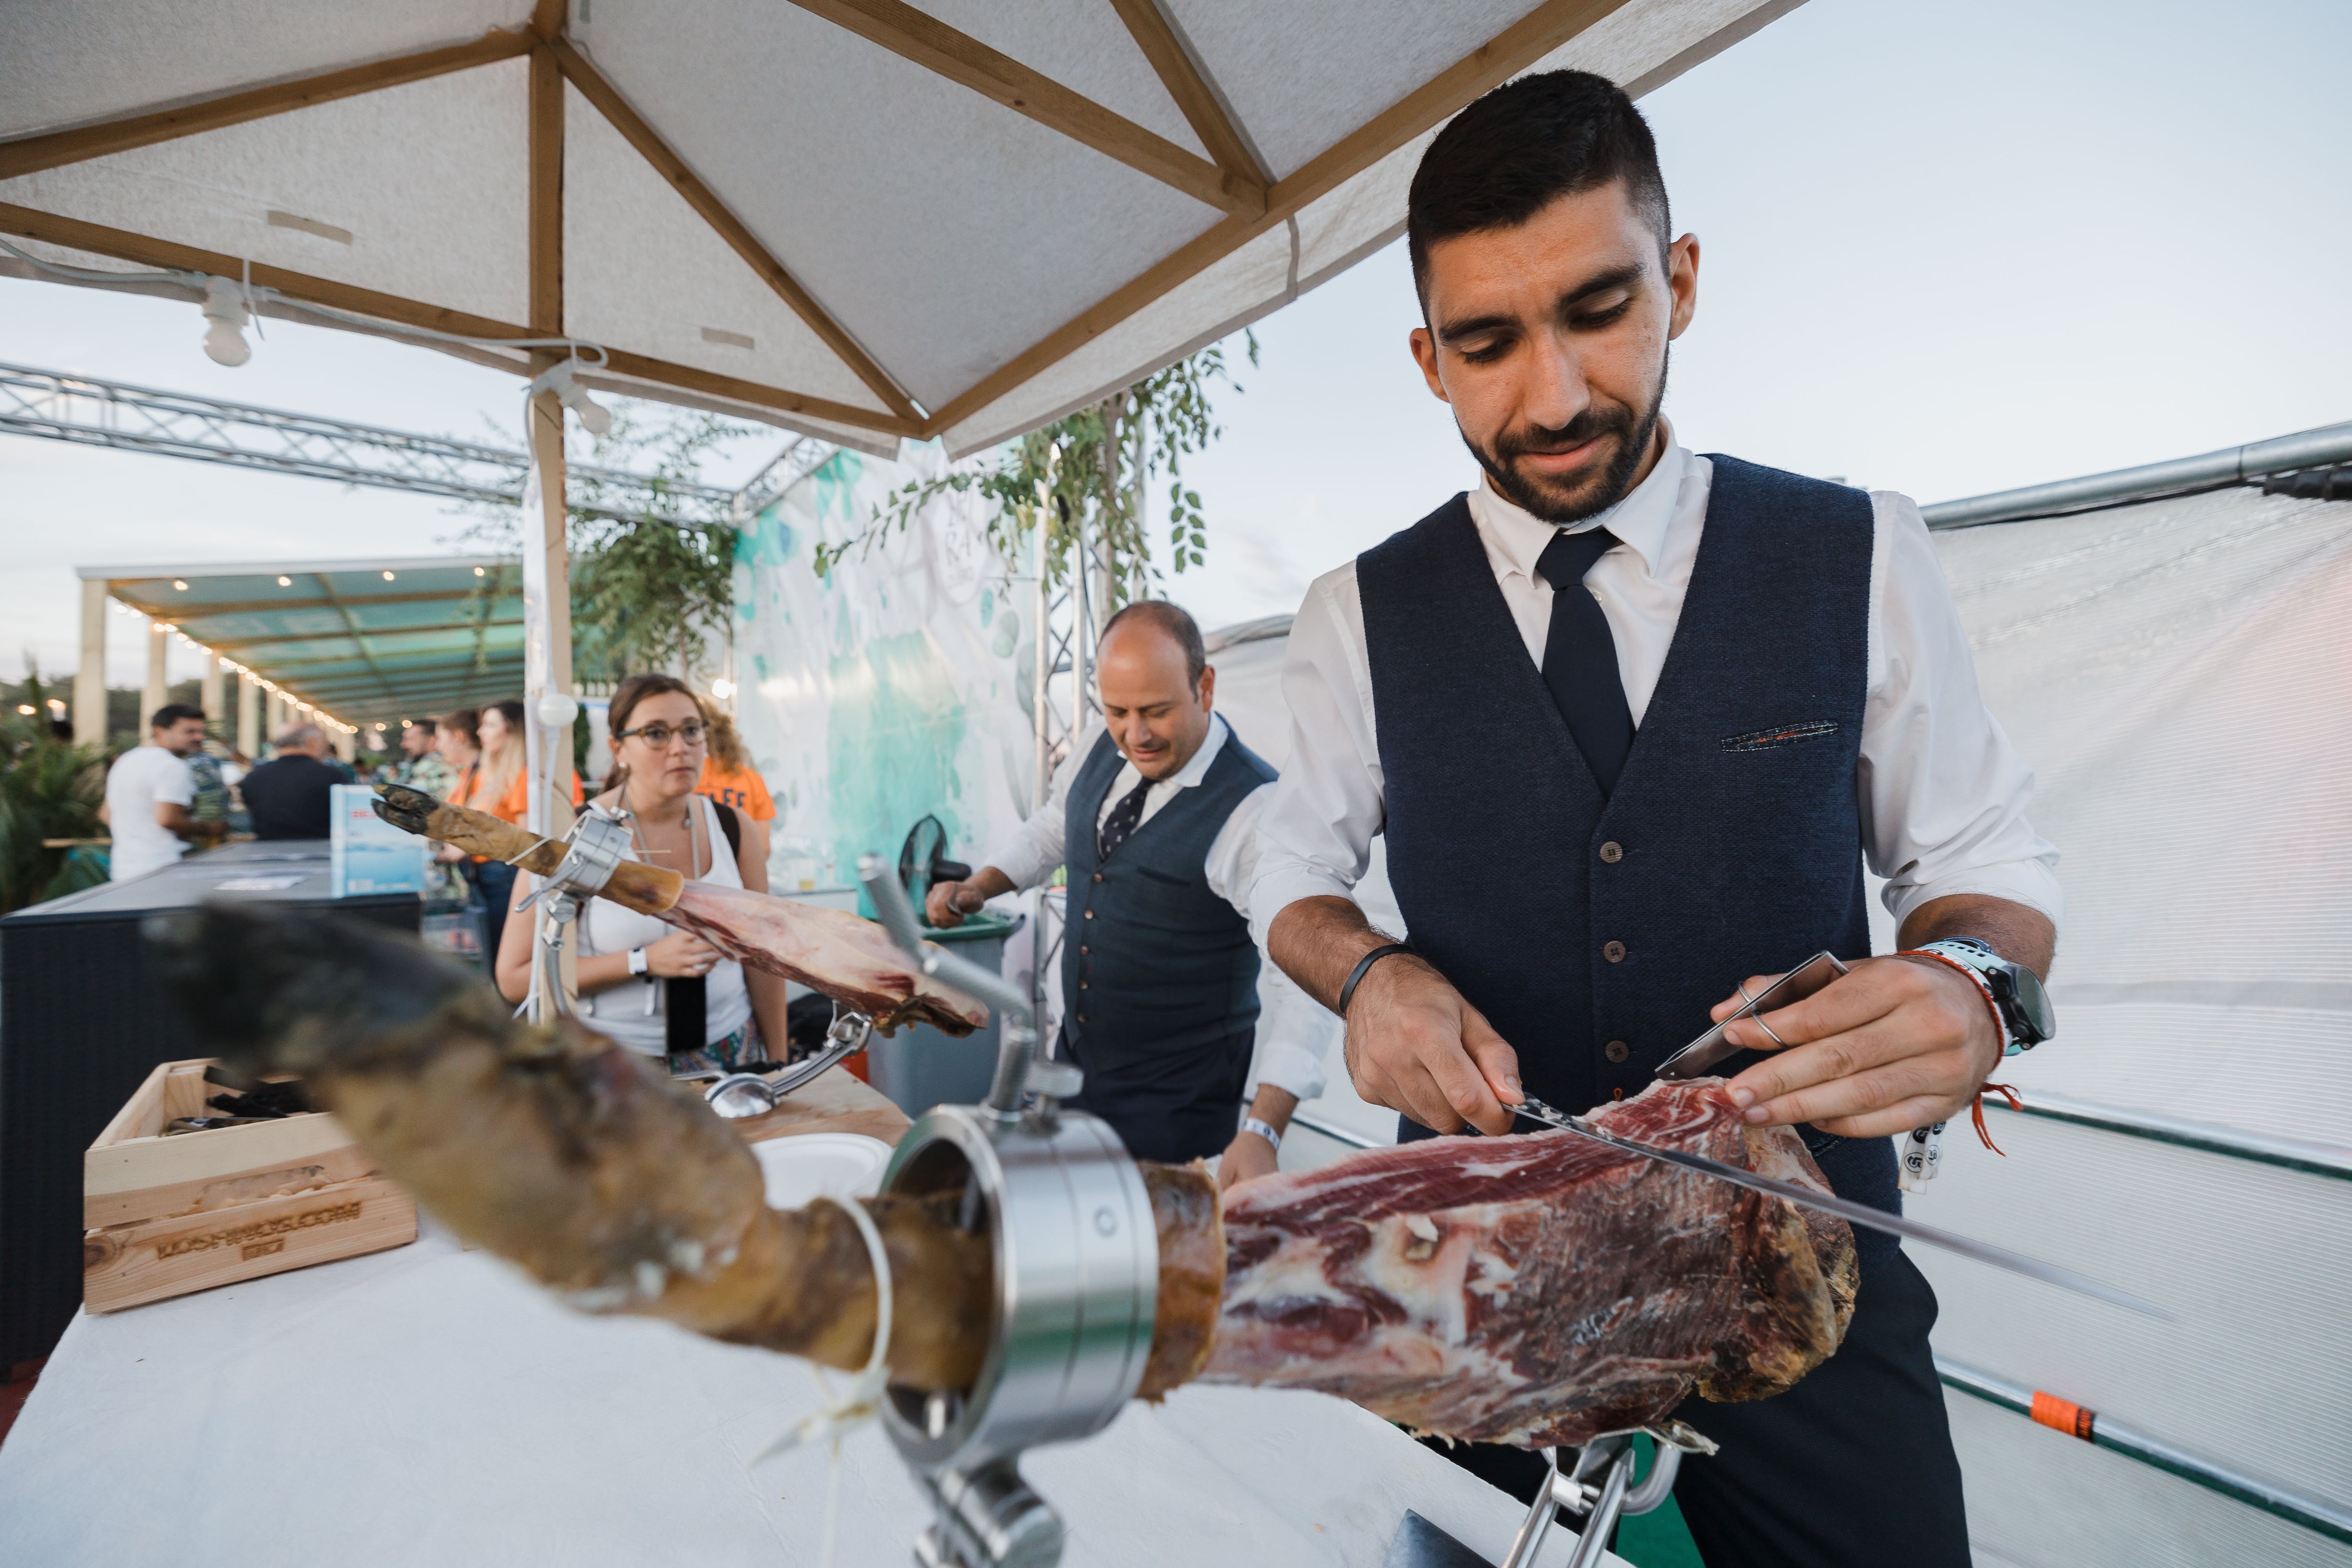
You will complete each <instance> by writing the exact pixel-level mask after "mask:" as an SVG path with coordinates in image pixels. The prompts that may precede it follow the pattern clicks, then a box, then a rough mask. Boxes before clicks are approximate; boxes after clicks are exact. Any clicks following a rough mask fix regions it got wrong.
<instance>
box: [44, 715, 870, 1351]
mask: <svg viewBox="0 0 2352 1568" xmlns="http://www.w3.org/2000/svg"><path fill="white" fill-rule="evenodd" d="M16 711H17V712H19V713H22V714H24V715H25V716H26V718H28V719H29V718H31V717H32V714H33V705H32V704H31V703H29V702H19V703H17V704H16ZM869 1337H870V1336H869Z"/></svg>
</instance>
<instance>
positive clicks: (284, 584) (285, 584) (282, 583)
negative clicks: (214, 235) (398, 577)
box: [278, 577, 870, 1337]
mask: <svg viewBox="0 0 2352 1568" xmlns="http://www.w3.org/2000/svg"><path fill="white" fill-rule="evenodd" d="M293 585H294V579H293V578H291V577H280V578H279V579H278V586H279V587H281V588H291V587H292V586H293ZM869 1337H870V1336H869Z"/></svg>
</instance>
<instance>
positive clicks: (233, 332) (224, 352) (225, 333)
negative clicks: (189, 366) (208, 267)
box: [205, 278, 253, 368]
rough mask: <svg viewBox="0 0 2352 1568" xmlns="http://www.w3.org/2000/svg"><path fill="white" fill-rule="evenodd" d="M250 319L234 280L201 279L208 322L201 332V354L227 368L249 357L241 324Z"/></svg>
mask: <svg viewBox="0 0 2352 1568" xmlns="http://www.w3.org/2000/svg"><path fill="white" fill-rule="evenodd" d="M252 319H253V312H252V311H250V310H247V309H246V305H245V290H244V289H241V288H239V287H238V286H237V281H236V279H234V278H207V279H205V321H210V322H211V323H212V325H211V327H210V328H208V329H206V331H205V357H207V358H208V359H210V360H211V361H212V362H213V363H215V364H225V365H228V366H230V367H231V368H234V367H236V366H237V365H241V364H243V363H245V362H246V361H247V360H249V359H251V358H252V357H253V345H252V344H250V343H248V342H246V341H245V323H246V322H247V321H251V320H252Z"/></svg>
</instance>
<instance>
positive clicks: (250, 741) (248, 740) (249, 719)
mask: <svg viewBox="0 0 2352 1568" xmlns="http://www.w3.org/2000/svg"><path fill="white" fill-rule="evenodd" d="M236 749H237V750H238V751H240V752H244V753H245V754H246V757H247V760H248V761H249V760H251V759H252V758H255V757H257V756H259V755H261V682H259V681H257V680H256V679H253V677H251V676H249V675H240V676H238V677H237V678H236Z"/></svg>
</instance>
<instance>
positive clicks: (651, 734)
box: [613, 719, 708, 752]
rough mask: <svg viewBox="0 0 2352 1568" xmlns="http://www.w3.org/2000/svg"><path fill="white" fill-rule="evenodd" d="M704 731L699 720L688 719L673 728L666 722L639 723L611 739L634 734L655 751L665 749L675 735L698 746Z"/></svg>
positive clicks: (691, 744)
mask: <svg viewBox="0 0 2352 1568" xmlns="http://www.w3.org/2000/svg"><path fill="white" fill-rule="evenodd" d="M706 733H708V731H707V730H706V728H705V727H704V725H703V722H702V721H701V720H699V719H689V720H688V721H686V722H685V723H683V724H680V725H677V726H676V727H675V728H673V727H671V726H670V725H667V724H640V725H638V726H637V727H636V728H635V729H634V730H624V731H621V732H620V733H619V734H617V735H615V736H614V737H613V739H614V740H616V741H625V740H627V739H628V738H629V737H630V736H632V735H635V737H636V738H637V739H639V740H641V741H643V742H645V743H646V745H648V746H651V747H652V748H653V749H654V750H655V751H656V752H659V751H665V750H667V748H668V746H669V743H670V741H671V739H672V738H673V737H676V736H684V737H685V739H686V743H687V744H688V745H689V746H698V745H700V744H702V737H703V736H704V735H705V734H706Z"/></svg>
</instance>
